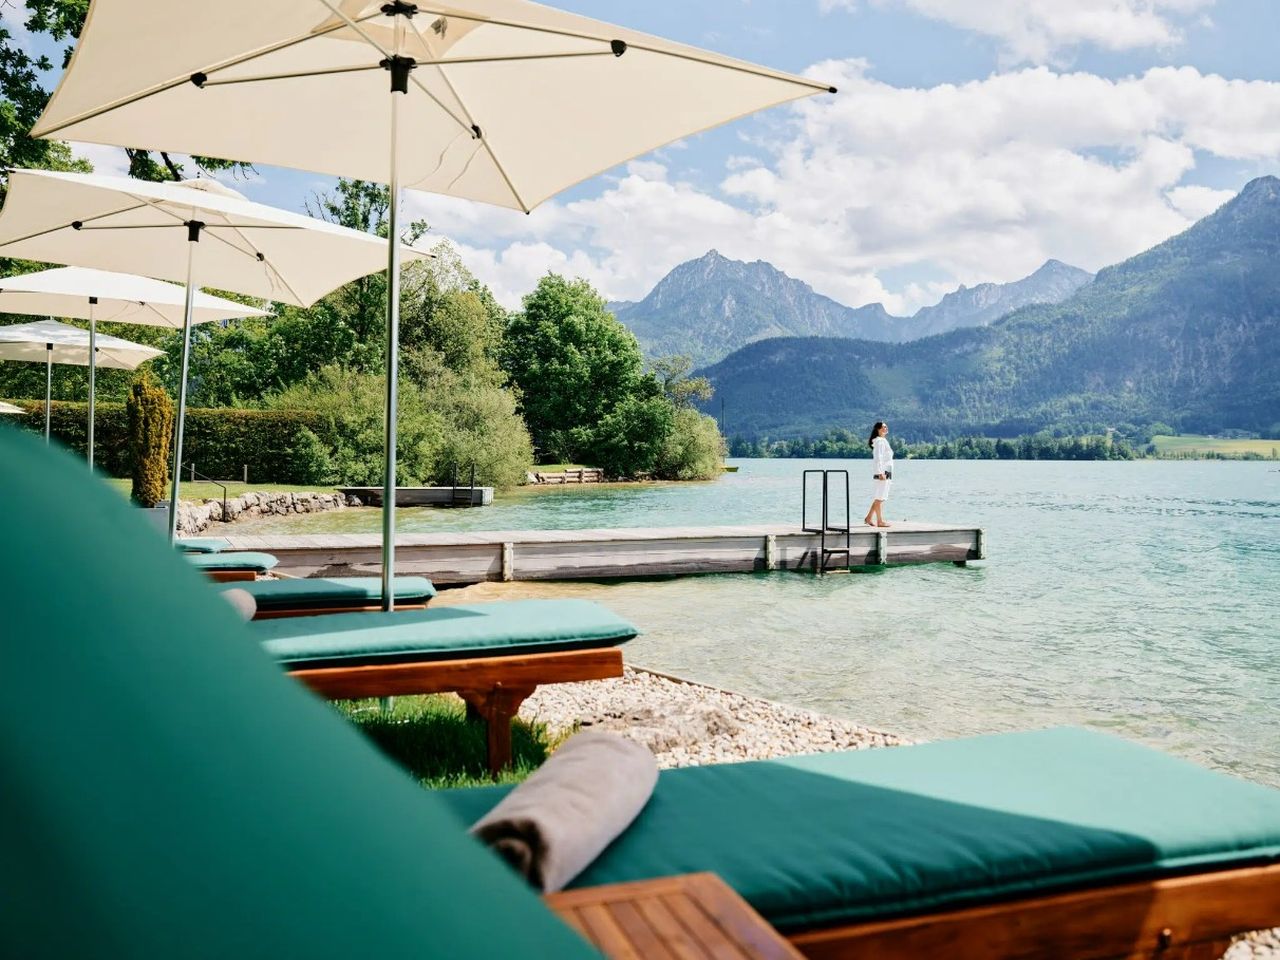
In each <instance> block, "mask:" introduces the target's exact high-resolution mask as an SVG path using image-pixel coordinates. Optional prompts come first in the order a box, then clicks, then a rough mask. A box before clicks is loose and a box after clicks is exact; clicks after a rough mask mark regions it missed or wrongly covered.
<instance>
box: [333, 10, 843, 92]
mask: <svg viewBox="0 0 1280 960" xmlns="http://www.w3.org/2000/svg"><path fill="white" fill-rule="evenodd" d="M322 2H323V0H322ZM418 11H419V12H420V13H428V14H432V15H434V16H437V17H444V18H445V19H449V18H450V17H452V18H453V19H454V20H464V21H466V22H468V23H479V24H482V25H488V26H495V27H510V28H511V29H513V30H530V31H533V32H534V33H546V34H551V35H553V36H557V37H572V38H573V39H575V40H596V41H598V42H600V43H612V42H613V41H612V40H606V39H604V38H603V37H597V36H592V35H591V34H587V33H575V32H573V31H572V30H557V29H556V28H554V27H539V26H535V25H533V24H529V23H520V22H519V21H516V20H497V19H490V18H486V17H470V16H467V15H466V14H462V13H455V12H453V11H450V10H429V9H425V8H422V7H419V8H418ZM625 42H626V44H627V49H631V50H643V51H644V52H645V53H658V54H662V55H663V56H667V57H678V58H679V59H681V60H690V61H692V62H694V63H702V64H706V65H707V66H711V67H720V68H722V69H725V70H736V71H738V72H739V73H748V74H751V75H753V76H757V77H766V78H768V79H770V80H782V81H785V82H787V83H794V84H797V85H799V86H805V87H812V88H813V89H815V90H825V91H827V92H828V93H834V92H835V88H834V87H832V86H829V85H828V84H825V83H821V82H819V81H817V80H806V79H804V78H803V77H791V76H787V75H786V74H779V73H775V72H774V71H772V70H764V69H761V68H758V67H752V66H750V65H748V64H739V63H721V62H719V61H717V60H712V59H710V58H709V57H705V56H697V55H695V54H692V53H683V52H679V51H676V50H663V49H661V48H660V47H651V46H648V45H646V44H643V43H632V42H631V41H630V40H628V41H625Z"/></svg>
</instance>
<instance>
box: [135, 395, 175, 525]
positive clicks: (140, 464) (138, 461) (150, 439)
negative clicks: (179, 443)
mask: <svg viewBox="0 0 1280 960" xmlns="http://www.w3.org/2000/svg"><path fill="white" fill-rule="evenodd" d="M126 408H127V413H128V421H129V459H130V460H131V461H132V463H133V486H132V490H131V492H130V495H131V496H132V497H133V499H134V501H135V502H137V503H140V504H142V506H144V507H154V506H155V505H156V504H157V503H158V502H159V501H160V500H162V499H163V498H164V495H165V482H166V480H167V479H168V476H169V440H170V438H171V437H172V436H173V401H172V400H170V399H169V395H168V394H167V393H165V392H164V388H163V387H161V386H160V384H159V383H157V382H156V380H155V378H154V377H152V376H151V374H150V373H143V374H142V376H140V377H139V378H138V379H137V380H136V381H135V382H134V384H133V387H132V389H131V390H130V391H129V399H128V401H127V402H126Z"/></svg>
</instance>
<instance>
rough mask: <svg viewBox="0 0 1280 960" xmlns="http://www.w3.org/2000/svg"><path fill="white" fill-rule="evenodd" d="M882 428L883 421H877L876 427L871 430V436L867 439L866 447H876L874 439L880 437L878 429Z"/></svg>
mask: <svg viewBox="0 0 1280 960" xmlns="http://www.w3.org/2000/svg"><path fill="white" fill-rule="evenodd" d="M883 426H884V421H883V420H877V421H876V425H875V426H874V427H872V428H871V436H870V437H869V438H868V439H867V446H868V447H874V446H875V445H876V437H878V436H880V428H881V427H883Z"/></svg>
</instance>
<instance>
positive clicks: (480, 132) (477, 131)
mask: <svg viewBox="0 0 1280 960" xmlns="http://www.w3.org/2000/svg"><path fill="white" fill-rule="evenodd" d="M409 27H410V28H411V29H412V30H413V32H414V34H416V35H417V37H418V41H419V42H420V43H421V44H422V48H423V49H424V50H430V49H431V45H430V44H429V43H428V42H427V38H426V37H424V36H423V35H422V31H421V30H419V29H418V27H417V24H415V23H414V22H413V19H412V18H410V20H409ZM435 67H436V70H437V71H438V72H439V74H440V79H441V80H443V81H444V85H445V86H446V87H448V88H449V92H450V93H451V94H453V99H454V100H456V101H458V106H459V107H461V108H462V114H463V116H464V117H466V120H467V123H466V125H467V126H469V127H470V128H471V133H472V135H473V136H475V137H476V139H478V140H479V141H480V145H481V146H482V147H484V152H485V153H487V154H488V155H489V159H490V160H492V161H493V165H494V166H495V167H497V168H498V173H500V174H501V175H502V182H503V183H505V184H506V185H507V189H508V190H510V191H511V196H513V197H514V198H515V201H516V203H518V204H519V205H520V209H521V210H523V211H524V212H525V213H526V214H527V213H529V205H528V204H527V203H525V202H524V197H522V196H520V192H519V191H518V190H516V185H515V184H514V183H512V182H511V177H509V176H508V175H507V170H506V168H505V167H504V166H503V165H502V161H501V160H499V159H498V155H497V154H496V153H494V152H493V147H492V146H490V144H489V141H488V139H486V138H485V136H484V128H483V127H481V126H480V125H479V124H477V123H476V122H475V116H474V115H473V114H472V113H471V111H470V110H469V109H467V104H466V102H465V101H464V100H463V99H462V94H460V93H459V92H458V88H457V87H455V86H454V85H453V81H452V80H450V79H449V75H448V74H447V73H445V72H444V66H443V65H442V64H440V63H437V64H435ZM417 86H418V88H419V89H420V90H422V91H423V92H424V93H427V95H428V96H430V97H431V98H432V99H433V100H436V98H435V97H434V96H433V95H432V94H431V93H430V92H429V91H427V89H426V87H424V86H423V85H422V84H421V83H417ZM436 103H440V101H439V100H436ZM441 108H442V109H443V108H444V105H443V104H441ZM474 158H475V153H474V152H473V153H472V154H471V158H470V159H468V160H467V163H466V166H464V167H463V168H462V173H459V174H458V176H457V177H455V178H454V182H455V183H456V182H457V180H458V179H459V178H461V177H462V176H463V175H464V174H465V173H466V172H467V170H468V169H469V168H470V167H471V160H472V159H474ZM450 186H452V184H450Z"/></svg>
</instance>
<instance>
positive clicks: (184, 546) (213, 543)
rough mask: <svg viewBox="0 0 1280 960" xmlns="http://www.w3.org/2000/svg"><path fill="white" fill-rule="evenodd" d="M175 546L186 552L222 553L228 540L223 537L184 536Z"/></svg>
mask: <svg viewBox="0 0 1280 960" xmlns="http://www.w3.org/2000/svg"><path fill="white" fill-rule="evenodd" d="M175 546H176V547H177V548H178V549H179V550H182V551H183V552H185V553H221V552H222V551H223V550H225V549H227V541H226V540H223V539H222V538H221V537H184V538H182V539H181V540H178V541H177V543H176V544H175Z"/></svg>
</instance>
